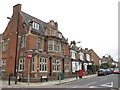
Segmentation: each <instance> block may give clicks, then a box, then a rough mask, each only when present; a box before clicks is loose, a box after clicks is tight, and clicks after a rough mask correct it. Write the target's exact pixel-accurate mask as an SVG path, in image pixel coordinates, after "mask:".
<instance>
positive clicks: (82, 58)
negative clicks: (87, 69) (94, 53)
mask: <svg viewBox="0 0 120 90" xmlns="http://www.w3.org/2000/svg"><path fill="white" fill-rule="evenodd" d="M79 54H80V60H82V61H83V60H84V54H83V53H82V52H80V53H79Z"/></svg>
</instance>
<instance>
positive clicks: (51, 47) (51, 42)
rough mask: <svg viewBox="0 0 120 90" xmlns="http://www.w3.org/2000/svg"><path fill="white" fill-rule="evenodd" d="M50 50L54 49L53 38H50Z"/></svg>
mask: <svg viewBox="0 0 120 90" xmlns="http://www.w3.org/2000/svg"><path fill="white" fill-rule="evenodd" d="M49 51H53V40H49Z"/></svg>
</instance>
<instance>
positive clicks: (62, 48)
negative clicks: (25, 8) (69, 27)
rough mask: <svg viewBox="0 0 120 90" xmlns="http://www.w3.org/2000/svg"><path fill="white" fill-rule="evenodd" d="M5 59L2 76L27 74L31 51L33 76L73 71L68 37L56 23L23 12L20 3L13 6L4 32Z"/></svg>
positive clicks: (31, 74)
mask: <svg viewBox="0 0 120 90" xmlns="http://www.w3.org/2000/svg"><path fill="white" fill-rule="evenodd" d="M2 46H3V49H2V60H4V61H5V62H6V63H5V64H6V67H5V70H4V71H3V75H9V74H13V75H14V76H16V75H17V70H18V75H20V76H22V75H23V76H24V77H27V75H28V59H27V54H28V51H29V50H31V53H32V55H33V58H32V59H31V60H30V76H31V77H41V76H56V75H58V74H59V73H64V74H65V76H67V75H69V74H70V72H71V59H70V52H69V46H68V41H67V39H65V38H64V36H63V35H62V33H61V32H60V31H59V30H58V24H57V22H54V21H53V20H51V21H50V22H48V23H46V22H44V21H41V20H39V19H37V18H35V17H33V16H31V15H29V14H27V13H25V12H22V11H21V5H20V4H18V5H15V6H14V7H13V15H12V17H11V18H10V21H9V23H8V25H7V27H6V30H5V31H4V33H3V40H2Z"/></svg>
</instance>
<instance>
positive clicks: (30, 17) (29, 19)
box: [20, 11, 48, 35]
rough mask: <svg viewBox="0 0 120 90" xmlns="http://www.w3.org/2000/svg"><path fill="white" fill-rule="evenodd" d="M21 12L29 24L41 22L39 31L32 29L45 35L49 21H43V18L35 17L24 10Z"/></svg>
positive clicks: (33, 31)
mask: <svg viewBox="0 0 120 90" xmlns="http://www.w3.org/2000/svg"><path fill="white" fill-rule="evenodd" d="M20 14H21V16H22V17H23V19H24V20H25V23H26V24H27V25H28V24H30V23H31V22H33V21H35V22H36V23H39V24H40V30H39V31H37V30H31V31H32V33H39V34H41V35H45V32H46V31H45V30H46V28H47V26H48V24H47V23H45V22H43V21H41V20H39V19H37V18H35V17H33V16H31V15H29V14H27V13H25V12H22V11H21V12H20Z"/></svg>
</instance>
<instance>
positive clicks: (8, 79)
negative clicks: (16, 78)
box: [8, 75, 11, 85]
mask: <svg viewBox="0 0 120 90" xmlns="http://www.w3.org/2000/svg"><path fill="white" fill-rule="evenodd" d="M10 78H11V76H10V75H9V79H8V85H10Z"/></svg>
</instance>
